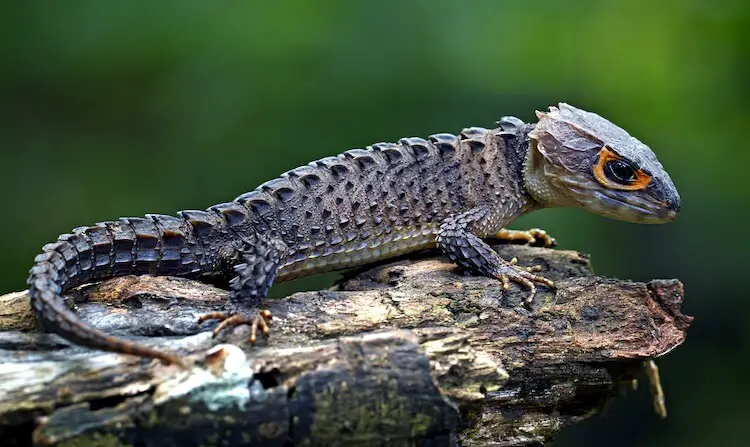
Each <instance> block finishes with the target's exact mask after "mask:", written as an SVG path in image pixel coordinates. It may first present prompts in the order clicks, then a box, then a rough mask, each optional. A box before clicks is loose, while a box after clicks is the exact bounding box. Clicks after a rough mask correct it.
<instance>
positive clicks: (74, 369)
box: [0, 246, 692, 446]
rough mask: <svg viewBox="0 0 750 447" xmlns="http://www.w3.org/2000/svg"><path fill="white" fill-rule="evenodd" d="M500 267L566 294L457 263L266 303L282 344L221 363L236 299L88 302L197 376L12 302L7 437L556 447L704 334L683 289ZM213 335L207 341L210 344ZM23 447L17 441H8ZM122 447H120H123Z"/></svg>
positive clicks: (194, 290) (360, 279) (560, 263)
mask: <svg viewBox="0 0 750 447" xmlns="http://www.w3.org/2000/svg"><path fill="white" fill-rule="evenodd" d="M498 251H500V253H501V254H502V255H503V256H504V257H506V258H510V257H513V256H518V258H519V259H521V260H522V261H525V263H526V264H528V265H531V264H540V265H542V267H543V274H544V275H545V276H547V277H549V278H550V279H553V280H555V281H556V285H557V289H556V290H548V289H546V288H543V287H540V290H539V293H538V296H537V299H536V300H535V304H534V308H533V310H527V309H525V308H523V306H522V301H523V298H524V297H525V292H524V291H523V290H517V289H516V288H514V290H512V291H511V292H509V293H503V292H502V286H501V284H500V283H499V281H496V280H493V279H490V278H483V277H475V276H464V275H461V274H460V272H459V271H458V269H457V268H456V267H455V266H454V265H453V264H450V263H448V262H447V261H445V260H443V259H437V258H422V259H419V260H414V259H412V260H402V261H398V262H393V263H390V264H386V265H381V266H377V267H374V268H370V269H368V270H362V271H360V272H357V273H353V274H349V275H348V278H347V279H344V280H343V281H342V282H341V283H340V284H339V285H337V286H336V287H335V288H333V289H331V290H321V291H316V292H305V293H296V294H294V295H291V296H289V297H287V298H284V299H281V300H273V301H270V302H269V303H268V308H269V309H270V310H271V312H272V313H273V315H274V325H273V328H272V335H271V338H270V339H269V340H268V341H267V342H264V341H261V342H260V343H259V346H256V347H254V348H250V347H248V346H247V344H246V341H245V340H246V337H247V332H246V331H245V330H243V329H238V330H235V331H234V333H233V334H232V335H231V336H229V338H228V339H225V340H223V341H225V342H234V343H237V344H238V345H240V346H242V347H243V349H245V351H244V352H243V351H242V350H240V349H239V348H237V346H235V345H231V344H222V345H219V346H216V347H213V348H212V346H213V345H214V344H215V343H216V341H215V340H212V339H211V334H210V332H208V331H206V330H207V328H199V327H198V326H197V324H196V322H197V318H198V316H199V315H200V314H201V313H203V312H206V311H208V310H215V309H216V307H217V306H218V305H219V304H218V303H219V302H222V301H223V300H224V299H225V298H226V296H227V293H226V292H225V291H223V290H219V289H216V288H214V287H211V286H209V285H205V284H202V283H198V282H193V281H188V280H184V279H176V278H166V277H145V276H144V277H125V278H117V279H113V280H109V281H106V282H104V283H101V284H98V285H93V286H86V287H84V288H82V289H81V290H79V291H77V292H75V293H73V294H72V297H73V298H74V299H75V301H77V302H78V303H77V305H76V308H77V309H76V310H77V312H78V313H79V314H80V315H81V317H82V318H83V319H84V320H86V321H87V322H88V323H89V324H92V325H94V326H96V327H99V328H101V329H103V330H105V331H107V332H109V333H114V334H118V335H127V336H131V337H134V336H137V337H140V339H141V340H142V341H144V342H147V343H149V344H153V345H155V346H158V347H160V348H163V349H170V350H172V351H179V352H184V353H186V355H187V353H190V354H189V356H188V358H189V359H190V360H193V361H194V362H195V364H194V366H193V367H192V368H191V369H190V371H184V370H181V369H180V368H178V367H176V366H167V365H163V364H160V363H158V362H152V361H145V360H141V359H136V358H134V357H130V356H123V355H117V354H109V353H102V352H95V351H90V350H85V349H82V348H79V347H75V346H70V345H68V344H67V343H66V342H65V341H64V340H62V339H60V338H58V337H57V336H54V335H49V334H39V333H36V332H22V331H24V330H28V328H29V327H32V326H33V315H32V314H31V313H29V311H28V309H29V306H28V296H27V295H26V294H25V293H17V294H9V295H5V296H2V297H0V303H2V304H0V306H1V307H0V308H2V309H3V312H4V313H3V314H0V330H3V331H4V332H0V362H2V363H0V436H2V438H3V439H4V440H5V441H7V442H9V443H10V444H9V445H29V444H30V443H31V441H30V440H32V439H33V443H34V445H81V446H84V445H94V444H96V445H101V443H102V442H108V443H109V444H112V445H145V444H142V443H144V442H145V441H146V440H148V445H157V444H158V445H160V446H171V445H175V446H177V445H179V446H191V445H205V444H212V445H213V444H220V443H225V444H228V445H245V444H249V443H254V444H253V445H256V443H257V444H258V445H279V446H281V445H288V444H285V442H287V441H291V443H293V445H300V444H309V445H330V444H332V443H339V444H355V443H356V444H357V445H381V444H386V443H388V444H392V445H402V444H413V443H415V442H422V443H424V442H428V443H431V444H435V445H443V444H445V445H450V444H455V443H461V445H487V444H488V443H494V444H493V445H500V446H522V445H540V444H543V443H544V442H546V441H548V440H549V439H551V438H552V437H553V436H554V435H555V434H556V433H557V432H558V431H559V430H560V429H561V428H562V427H564V426H566V425H569V424H571V423H575V422H577V421H580V420H582V419H584V418H586V417H588V416H591V415H592V414H595V413H596V412H597V411H599V409H601V408H602V406H603V405H604V404H605V403H606V402H608V401H609V400H610V399H611V398H612V397H613V396H615V395H616V394H617V392H618V391H619V389H620V388H622V387H623V385H627V384H629V383H630V381H632V380H633V379H634V378H635V377H636V375H637V374H638V373H639V370H640V368H641V364H642V363H643V362H644V361H646V360H648V359H651V358H654V357H657V356H659V355H662V354H664V353H666V352H668V351H670V350H671V349H673V348H674V347H676V346H678V345H679V344H680V343H682V342H683V341H684V339H685V331H686V329H687V327H688V325H689V324H690V321H691V319H692V318H691V317H686V316H684V315H682V314H681V313H680V310H679V306H680V304H681V300H682V296H683V291H682V284H681V283H680V282H679V281H677V280H666V281H651V282H649V283H647V284H644V283H638V282H629V281H620V280H614V279H607V278H600V277H595V276H593V275H592V273H591V270H590V267H589V263H588V259H587V258H585V257H583V256H581V255H580V254H578V253H576V252H570V251H557V250H545V249H539V248H529V247H522V246H501V247H498ZM200 330H203V331H204V332H199V331H200ZM8 440H10V441H8ZM109 444H107V445H109Z"/></svg>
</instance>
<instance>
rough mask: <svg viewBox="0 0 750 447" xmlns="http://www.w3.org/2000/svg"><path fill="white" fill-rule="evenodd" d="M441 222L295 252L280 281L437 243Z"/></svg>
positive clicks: (363, 262)
mask: <svg viewBox="0 0 750 447" xmlns="http://www.w3.org/2000/svg"><path fill="white" fill-rule="evenodd" d="M437 230H438V226H437V225H435V224H427V225H423V226H421V227H420V228H413V227H412V228H404V227H402V228H395V229H394V230H393V231H392V232H391V233H389V234H383V235H381V236H377V237H370V238H369V239H367V240H365V241H361V240H354V241H352V242H347V243H343V244H339V245H336V246H330V245H325V246H323V247H321V248H320V249H317V250H310V251H309V252H308V253H307V254H306V256H304V257H301V256H297V257H295V256H292V257H291V258H292V259H290V260H289V261H287V263H285V264H284V265H282V266H281V268H280V269H279V273H278V275H277V277H276V281H277V282H278V281H288V280H290V279H295V278H301V277H303V276H309V275H314V274H317V273H323V272H328V271H332V270H340V269H345V268H349V267H357V266H360V265H365V264H371V263H374V262H377V261H380V260H383V259H389V258H393V257H395V256H399V255H403V254H406V253H412V252H415V251H420V250H425V249H428V248H432V247H435V235H436V233H437Z"/></svg>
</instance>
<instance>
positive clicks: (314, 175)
mask: <svg viewBox="0 0 750 447" xmlns="http://www.w3.org/2000/svg"><path fill="white" fill-rule="evenodd" d="M537 118H538V122H537V123H535V124H526V123H524V122H522V121H521V120H519V119H518V118H513V117H505V118H503V119H501V120H500V121H499V122H498V123H497V124H498V127H497V128H495V129H484V128H480V127H470V128H466V129H464V130H462V131H461V132H460V133H459V134H458V135H452V134H448V133H440V134H435V135H431V136H430V137H429V138H428V139H426V140H425V139H422V138H403V139H401V140H399V142H398V143H378V144H373V145H372V146H368V147H366V148H364V149H352V150H349V151H346V152H344V153H342V154H340V155H338V156H335V157H327V158H323V159H320V160H317V161H314V162H312V163H309V164H307V165H305V166H301V167H298V168H296V169H292V170H291V171H288V172H286V173H284V174H282V175H281V176H280V177H278V178H276V179H273V180H270V181H268V182H266V183H263V184H262V185H260V186H259V187H258V188H257V189H255V190H253V191H251V192H248V193H246V194H243V195H241V196H239V197H237V198H236V199H235V200H234V201H232V202H227V203H222V204H219V205H215V206H212V207H210V208H208V209H207V210H205V211H181V212H179V213H177V216H176V217H173V216H166V215H160V214H152V215H146V217H138V218H121V219H119V220H116V221H112V222H103V223H98V224H96V225H93V226H86V227H79V228H76V229H74V230H73V231H72V232H71V233H68V234H63V235H61V236H60V237H59V238H58V240H57V242H54V243H51V244H47V245H45V246H44V248H43V252H42V254H40V255H39V256H37V257H36V259H35V260H34V266H33V267H32V269H31V273H30V276H29V280H28V284H29V293H30V296H31V303H32V307H33V309H34V311H35V312H36V314H37V316H38V320H39V321H40V323H41V325H42V327H43V329H44V330H46V331H49V332H54V333H57V334H59V335H61V336H63V337H64V338H66V339H68V340H70V341H72V342H74V343H77V344H80V345H83V346H87V347H90V348H94V349H100V350H105V351H113V352H119V353H127V354H133V355H136V356H142V357H151V358H157V359H162V360H164V361H167V362H173V363H181V361H180V360H179V358H178V357H177V356H176V355H174V354H171V353H168V352H163V351H160V350H157V349H154V348H150V347H147V346H145V345H142V344H138V343H135V342H132V341H127V340H124V339H120V338H117V337H113V336H110V335H107V334H105V333H103V332H101V331H99V330H97V329H94V328H92V327H89V326H87V325H86V324H84V323H83V322H82V321H81V320H80V319H79V318H78V317H77V316H76V314H75V313H74V312H72V311H71V310H70V309H69V308H68V307H67V306H66V304H65V302H64V300H63V296H62V294H63V293H65V292H66V291H68V290H70V289H71V288H73V287H76V286H79V285H81V284H84V283H88V282H92V281H96V280H102V279H106V278H112V277H116V276H122V275H139V274H152V275H173V276H183V277H191V278H201V277H221V278H226V279H229V287H230V289H231V295H230V298H229V300H228V302H227V304H226V307H225V309H223V311H222V312H213V313H210V314H207V315H204V316H203V317H201V321H203V320H210V319H216V320H220V321H221V323H220V324H219V326H218V327H217V328H216V330H215V333H219V332H220V331H222V330H224V329H226V328H228V327H231V326H236V325H244V324H248V325H251V326H252V329H253V330H252V335H251V341H254V338H255V333H256V331H257V330H258V329H260V330H261V332H263V333H264V334H265V333H267V332H268V324H267V323H268V321H269V319H270V318H271V316H270V313H269V312H267V311H264V310H262V308H261V306H262V299H263V298H265V297H266V295H267V292H268V289H269V288H270V287H271V284H272V283H273V282H274V281H283V280H288V279H292V278H297V277H301V276H307V275H312V274H315V273H320V272H324V271H330V270H337V269H343V268H348V267H353V266H358V265H362V264H367V263H372V262H375V261H379V260H383V259H387V258H391V257H394V256H397V255H401V254H404V253H408V252H413V251H417V250H422V249H426V248H429V247H435V246H437V247H438V248H439V249H440V250H442V252H443V253H444V254H445V255H447V256H448V258H450V259H451V261H453V262H455V263H456V264H459V265H460V266H462V267H464V268H466V269H468V270H470V271H473V272H475V273H477V274H481V275H486V276H490V277H495V278H497V279H498V280H499V281H502V283H503V286H504V288H506V289H507V288H508V287H510V283H511V282H515V283H519V284H520V285H521V286H523V287H525V288H527V289H528V290H529V295H528V298H529V300H533V298H534V294H535V291H536V285H537V284H541V285H544V286H545V287H553V284H552V282H551V281H549V280H547V279H546V278H544V277H542V276H539V275H537V274H536V273H538V271H536V270H534V269H532V268H523V267H520V266H518V265H517V264H516V263H515V262H514V260H513V261H509V260H505V259H502V258H501V257H500V256H499V255H498V254H497V253H496V252H495V251H493V250H492V249H491V248H490V246H489V245H488V244H487V243H486V242H485V241H484V240H483V239H484V238H488V237H490V236H497V237H500V238H505V239H514V238H525V239H527V240H533V239H534V238H537V239H539V238H541V239H542V240H543V242H544V243H546V244H547V245H549V244H550V243H551V242H552V240H551V238H549V237H548V236H547V235H546V233H544V232H543V231H541V230H534V231H531V232H520V231H513V230H507V229H505V227H506V226H507V225H508V224H510V223H511V222H512V221H513V220H514V219H516V218H518V217H519V216H521V215H524V214H527V213H529V212H531V211H534V210H538V209H542V208H549V207H559V206H573V207H581V208H584V209H586V210H588V211H591V212H593V213H596V214H600V215H603V216H607V217H611V218H615V219H620V220H625V221H629V222H638V223H663V222H668V221H671V220H673V219H674V218H675V217H676V215H677V213H678V211H679V209H680V197H679V195H678V193H677V190H676V189H675V186H674V184H673V183H672V180H671V179H670V177H669V175H668V174H667V173H666V172H665V170H664V168H663V167H662V165H661V164H660V163H659V161H658V160H657V159H656V156H655V155H654V153H653V152H652V151H651V149H649V147H648V146H646V145H645V144H643V143H641V142H640V141H639V140H637V139H636V138H634V137H632V136H630V135H629V134H628V133H627V132H626V131H624V130H623V129H621V128H619V127H617V126H616V125H614V124H612V123H611V122H609V121H608V120H606V119H604V118H602V117H600V116H599V115H596V114H594V113H590V112H586V111H584V110H580V109H577V108H575V107H573V106H570V105H568V104H564V103H562V104H559V105H558V106H557V107H550V108H549V112H537Z"/></svg>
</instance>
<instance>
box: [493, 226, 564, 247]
mask: <svg viewBox="0 0 750 447" xmlns="http://www.w3.org/2000/svg"><path fill="white" fill-rule="evenodd" d="M492 237H493V238H494V239H500V240H502V241H506V242H511V243H512V242H517V241H522V242H523V243H525V244H528V245H539V246H542V247H547V248H550V247H554V246H555V245H557V241H556V240H555V238H553V237H552V236H550V235H549V234H548V233H547V232H546V231H544V230H542V229H540V228H532V229H530V230H527V231H521V230H508V229H507V228H503V229H502V230H500V231H498V232H497V233H495V234H494V235H492Z"/></svg>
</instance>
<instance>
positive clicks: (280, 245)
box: [199, 234, 288, 344]
mask: <svg viewBox="0 0 750 447" xmlns="http://www.w3.org/2000/svg"><path fill="white" fill-rule="evenodd" d="M238 251H239V253H238V254H239V259H240V263H238V264H236V265H234V266H233V267H232V269H233V270H234V272H235V273H236V276H234V277H233V278H232V279H231V280H230V282H229V287H230V291H231V294H230V296H229V302H228V303H227V309H226V311H224V312H209V313H207V314H205V315H202V316H201V317H200V320H199V323H202V322H204V321H207V320H219V321H220V322H221V323H220V324H219V325H218V326H217V327H216V329H214V337H215V336H217V335H219V333H221V331H223V330H224V329H227V328H229V327H233V326H241V325H249V326H250V343H251V344H254V343H255V341H256V338H257V332H258V330H259V329H260V332H261V333H262V334H263V335H268V333H269V329H268V324H269V322H270V321H271V313H270V312H269V311H268V310H262V309H260V307H261V301H262V299H263V298H265V297H266V296H267V295H268V289H270V288H271V285H272V284H273V281H274V279H276V273H277V272H278V271H279V268H280V267H281V265H282V263H283V262H284V259H285V258H286V256H287V253H288V248H287V246H286V244H285V243H284V242H283V241H282V240H281V239H278V238H272V237H269V236H267V235H260V234H254V235H252V236H251V237H249V238H246V239H244V240H243V241H242V245H241V247H240V248H239V249H238Z"/></svg>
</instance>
